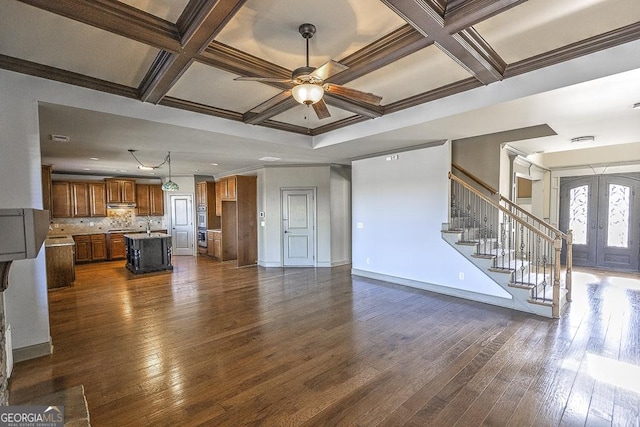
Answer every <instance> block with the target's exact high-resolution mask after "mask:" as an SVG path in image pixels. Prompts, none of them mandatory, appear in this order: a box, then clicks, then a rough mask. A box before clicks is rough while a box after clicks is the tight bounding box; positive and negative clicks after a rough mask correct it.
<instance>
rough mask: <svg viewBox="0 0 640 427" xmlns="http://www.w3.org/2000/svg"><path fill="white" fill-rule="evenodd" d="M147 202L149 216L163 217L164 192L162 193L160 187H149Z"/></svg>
mask: <svg viewBox="0 0 640 427" xmlns="http://www.w3.org/2000/svg"><path fill="white" fill-rule="evenodd" d="M149 200H150V202H151V203H150V204H151V206H150V210H151V213H150V215H151V216H163V215H164V192H163V191H162V185H149Z"/></svg>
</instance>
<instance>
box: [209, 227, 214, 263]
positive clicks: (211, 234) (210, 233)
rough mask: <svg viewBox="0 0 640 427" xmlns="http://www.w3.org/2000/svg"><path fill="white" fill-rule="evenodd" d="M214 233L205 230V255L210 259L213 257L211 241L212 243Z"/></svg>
mask: <svg viewBox="0 0 640 427" xmlns="http://www.w3.org/2000/svg"><path fill="white" fill-rule="evenodd" d="M214 234H215V233H214V232H213V231H211V230H207V255H209V256H210V257H212V256H214V251H213V241H214V237H213V236H214Z"/></svg>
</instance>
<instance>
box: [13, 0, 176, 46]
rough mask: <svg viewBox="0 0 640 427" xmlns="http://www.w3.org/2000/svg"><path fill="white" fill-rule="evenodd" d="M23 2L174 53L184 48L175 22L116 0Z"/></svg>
mask: <svg viewBox="0 0 640 427" xmlns="http://www.w3.org/2000/svg"><path fill="white" fill-rule="evenodd" d="M20 1H21V2H22V3H25V4H28V5H31V6H34V7H37V8H39V9H42V10H46V11H47V12H51V13H55V14H57V15H60V16H64V17H65V18H69V19H73V20H74V21H78V22H82V23H84V24H88V25H91V26H93V27H96V28H100V29H102V30H105V31H109V32H110V33H114V34H117V35H120V36H122V37H126V38H128V39H132V40H136V41H139V42H141V43H144V44H147V45H149V46H154V47H157V48H158V49H163V50H167V51H170V52H179V51H180V48H181V47H180V36H179V32H178V28H177V27H176V25H175V24H173V23H171V22H169V21H165V20H164V19H161V18H158V17H157V16H154V15H151V14H149V13H146V12H144V11H142V10H139V9H136V8H135V7H132V6H129V5H127V4H125V3H121V2H119V1H115V0H55V1H51V0H20Z"/></svg>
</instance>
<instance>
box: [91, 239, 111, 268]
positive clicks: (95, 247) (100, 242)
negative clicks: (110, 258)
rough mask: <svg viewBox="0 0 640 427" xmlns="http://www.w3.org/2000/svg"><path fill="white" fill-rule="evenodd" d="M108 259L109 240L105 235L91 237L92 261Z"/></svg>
mask: <svg viewBox="0 0 640 427" xmlns="http://www.w3.org/2000/svg"><path fill="white" fill-rule="evenodd" d="M106 259H107V240H106V237H105V235H104V234H92V235H91V260H92V261H104V260H106Z"/></svg>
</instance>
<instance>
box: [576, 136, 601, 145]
mask: <svg viewBox="0 0 640 427" xmlns="http://www.w3.org/2000/svg"><path fill="white" fill-rule="evenodd" d="M595 140H596V137H595V136H579V137H577V138H571V142H572V143H573V142H593V141H595Z"/></svg>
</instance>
